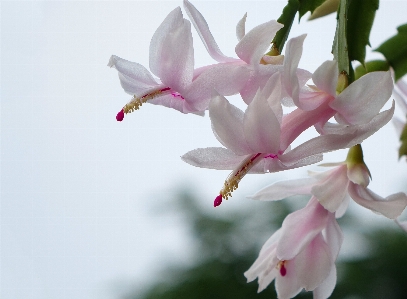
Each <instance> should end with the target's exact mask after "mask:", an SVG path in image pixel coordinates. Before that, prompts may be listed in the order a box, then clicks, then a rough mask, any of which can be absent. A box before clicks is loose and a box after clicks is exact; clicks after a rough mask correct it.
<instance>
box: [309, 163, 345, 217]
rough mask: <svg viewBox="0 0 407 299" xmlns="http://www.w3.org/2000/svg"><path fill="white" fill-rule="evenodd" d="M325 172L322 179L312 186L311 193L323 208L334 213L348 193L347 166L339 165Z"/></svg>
mask: <svg viewBox="0 0 407 299" xmlns="http://www.w3.org/2000/svg"><path fill="white" fill-rule="evenodd" d="M325 174H326V176H325V177H324V179H323V180H321V181H320V182H319V183H318V184H315V186H313V187H312V189H311V193H312V194H313V195H314V196H315V197H316V198H317V199H318V201H319V203H320V204H321V205H322V206H323V207H324V208H325V209H327V210H328V211H329V212H331V213H334V212H335V211H336V210H337V209H338V208H339V207H340V206H341V204H342V202H343V200H344V199H345V196H346V194H347V193H348V184H349V179H348V175H347V166H346V165H341V166H339V167H337V168H335V169H333V170H331V171H328V172H326V173H325Z"/></svg>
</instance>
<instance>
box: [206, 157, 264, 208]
mask: <svg viewBox="0 0 407 299" xmlns="http://www.w3.org/2000/svg"><path fill="white" fill-rule="evenodd" d="M263 157H264V154H261V153H258V154H255V155H250V156H248V157H247V158H246V159H244V160H243V161H242V163H241V164H240V165H239V167H238V168H237V169H236V170H234V171H233V172H231V173H230V174H229V176H228V177H227V179H226V181H225V184H224V185H223V188H222V189H221V190H220V192H219V195H218V196H216V198H215V200H214V202H213V205H214V206H215V207H217V206H219V205H220V204H221V203H222V199H226V200H228V198H229V197H232V192H233V191H235V190H236V189H237V188H238V187H239V182H240V181H241V180H242V178H243V177H244V176H245V175H246V174H247V173H248V172H249V171H250V169H251V168H252V167H253V166H254V165H255V164H256V163H257V162H258V161H259V160H260V159H262V158H263Z"/></svg>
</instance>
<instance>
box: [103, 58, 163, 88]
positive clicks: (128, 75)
mask: <svg viewBox="0 0 407 299" xmlns="http://www.w3.org/2000/svg"><path fill="white" fill-rule="evenodd" d="M108 66H110V67H114V68H115V69H116V70H117V71H118V72H119V78H120V83H121V85H122V87H123V89H124V90H125V91H126V92H127V93H129V94H132V95H136V96H143V95H145V93H146V92H148V90H151V89H153V88H157V86H158V85H159V84H158V83H157V82H156V81H155V80H154V78H153V76H151V73H150V72H149V71H148V70H147V69H146V68H145V67H144V66H142V65H141V64H138V63H136V62H131V61H128V60H125V59H122V58H120V57H118V56H116V55H112V57H110V60H109V63H108Z"/></svg>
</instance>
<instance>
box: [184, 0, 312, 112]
mask: <svg viewBox="0 0 407 299" xmlns="http://www.w3.org/2000/svg"><path fill="white" fill-rule="evenodd" d="M184 8H185V10H186V12H187V14H188V16H189V18H190V19H191V22H192V24H193V25H194V27H195V29H196V31H197V32H198V34H199V36H200V37H201V40H202V42H203V44H204V45H205V47H206V49H207V51H208V53H209V55H210V56H211V57H212V58H213V59H214V60H216V61H217V62H219V63H222V64H234V65H236V66H237V65H245V66H246V67H247V68H248V69H249V70H250V77H249V79H248V80H247V82H246V83H245V84H243V85H242V86H241V90H240V94H241V96H242V98H243V100H244V101H245V103H246V104H249V103H250V102H251V101H252V100H253V98H254V96H255V94H256V93H257V90H258V89H259V88H263V87H264V85H265V84H266V82H267V81H268V79H269V78H270V77H271V76H272V75H273V74H275V73H276V72H280V73H281V74H282V75H283V79H282V84H283V89H282V90H281V91H282V93H283V98H287V97H290V96H291V93H292V92H293V90H294V93H295V91H297V93H298V90H299V88H300V87H302V86H303V85H304V84H305V83H306V82H307V81H308V80H309V79H310V78H311V74H310V73H309V72H308V71H306V70H302V69H299V68H298V63H299V61H300V58H301V54H302V46H303V42H304V39H305V36H306V35H301V36H299V37H296V38H293V39H291V40H290V41H288V43H287V46H286V50H285V58H284V57H283V56H282V55H279V56H267V55H264V53H265V52H266V51H267V50H268V48H269V47H270V42H271V41H272V40H273V38H274V36H275V34H276V32H277V31H278V30H279V29H281V28H282V27H283V25H281V24H279V23H277V22H276V21H274V20H272V21H269V22H266V23H263V24H260V25H259V26H256V27H255V28H253V29H252V30H250V31H249V32H248V33H247V34H246V29H245V22H246V17H247V15H246V14H245V15H244V17H243V18H242V19H241V20H240V21H239V22H238V24H237V26H236V35H237V37H238V40H239V42H238V44H237V45H236V48H235V52H236V54H237V56H238V57H239V59H237V58H232V57H227V56H226V55H224V54H223V53H222V51H221V50H220V49H219V46H218V44H217V43H216V41H215V39H214V37H213V36H212V34H211V32H210V30H209V26H208V24H207V23H206V21H205V19H204V17H203V16H202V14H201V13H200V12H199V11H198V10H197V9H196V8H195V6H193V5H192V4H191V3H190V2H189V1H187V0H184ZM283 58H284V59H283ZM297 96H298V95H297ZM287 101H288V99H285V102H287Z"/></svg>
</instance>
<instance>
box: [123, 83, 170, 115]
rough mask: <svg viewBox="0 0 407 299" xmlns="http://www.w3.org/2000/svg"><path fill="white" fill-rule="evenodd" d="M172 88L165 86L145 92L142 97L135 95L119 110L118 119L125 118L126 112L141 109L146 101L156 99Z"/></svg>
mask: <svg viewBox="0 0 407 299" xmlns="http://www.w3.org/2000/svg"><path fill="white" fill-rule="evenodd" d="M170 89H171V88H169V87H165V88H162V89H159V90H156V91H153V92H151V93H148V94H145V95H143V96H142V97H136V96H135V95H134V96H133V98H132V99H131V101H130V102H129V103H127V104H126V105H124V107H123V109H122V110H120V111H119V113H117V115H116V120H117V121H122V120H123V118H124V114H128V113H132V112H134V111H136V110H138V109H140V107H141V106H142V105H143V104H144V103H146V102H147V101H149V100H152V99H154V98H155V97H157V96H158V95H160V94H162V93H163V92H165V91H168V90H170Z"/></svg>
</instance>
